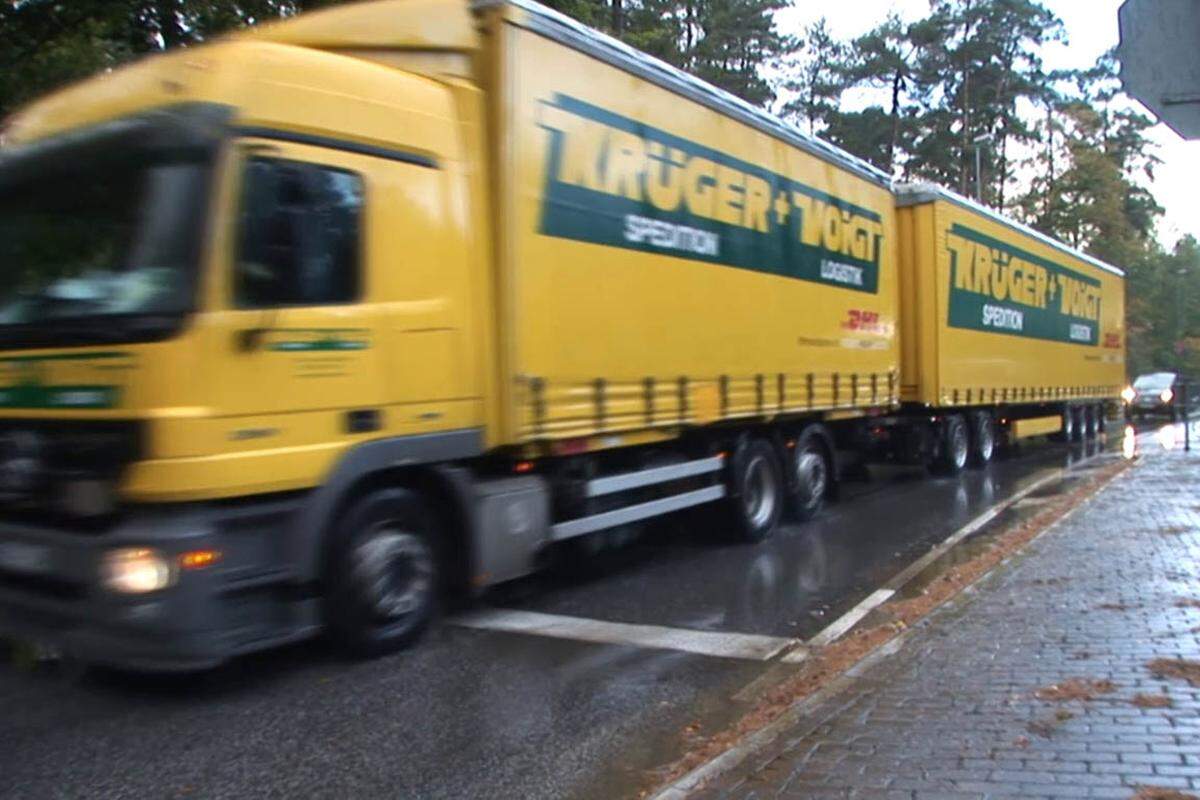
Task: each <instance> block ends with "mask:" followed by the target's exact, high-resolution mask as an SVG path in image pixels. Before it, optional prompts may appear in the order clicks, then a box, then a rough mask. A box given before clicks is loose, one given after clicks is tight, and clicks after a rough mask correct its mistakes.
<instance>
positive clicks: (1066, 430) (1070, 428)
mask: <svg viewBox="0 0 1200 800" xmlns="http://www.w3.org/2000/svg"><path fill="white" fill-rule="evenodd" d="M1058 438H1059V439H1060V440H1061V441H1064V442H1073V441H1075V409H1073V408H1071V407H1070V406H1065V407H1064V408H1063V410H1062V430H1061V431H1059V433H1058Z"/></svg>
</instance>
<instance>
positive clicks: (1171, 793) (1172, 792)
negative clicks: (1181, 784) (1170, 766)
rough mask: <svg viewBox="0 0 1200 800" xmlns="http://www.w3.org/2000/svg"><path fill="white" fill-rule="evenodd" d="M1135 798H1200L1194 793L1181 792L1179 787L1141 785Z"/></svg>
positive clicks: (1194, 799)
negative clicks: (1166, 787) (1167, 787)
mask: <svg viewBox="0 0 1200 800" xmlns="http://www.w3.org/2000/svg"><path fill="white" fill-rule="evenodd" d="M1133 800H1200V798H1198V797H1196V795H1194V794H1188V793H1187V792H1181V791H1179V790H1178V789H1165V788H1163V787H1161V786H1139V787H1138V790H1137V794H1135V795H1134V796H1133Z"/></svg>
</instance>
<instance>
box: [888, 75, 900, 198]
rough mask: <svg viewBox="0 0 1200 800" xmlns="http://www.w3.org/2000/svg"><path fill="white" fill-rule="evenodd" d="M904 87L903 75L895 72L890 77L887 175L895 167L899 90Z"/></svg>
mask: <svg viewBox="0 0 1200 800" xmlns="http://www.w3.org/2000/svg"><path fill="white" fill-rule="evenodd" d="M903 85H904V73H902V72H901V71H900V70H896V74H895V75H894V76H893V77H892V138H891V140H890V141H888V151H887V168H888V174H889V175H891V174H892V170H893V169H895V166H896V140H897V139H899V138H900V89H901V88H902V87H903Z"/></svg>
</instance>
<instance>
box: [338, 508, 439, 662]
mask: <svg viewBox="0 0 1200 800" xmlns="http://www.w3.org/2000/svg"><path fill="white" fill-rule="evenodd" d="M334 536H335V538H334V540H333V543H332V552H331V572H330V575H329V592H328V596H327V597H326V609H325V611H326V622H327V625H328V629H329V633H330V635H331V637H332V638H333V640H334V641H335V642H336V643H337V644H338V645H339V646H340V647H342V648H343V649H344V650H346V651H347V652H349V653H350V654H351V655H354V656H356V657H365V658H371V657H374V656H379V655H383V654H384V653H390V652H394V651H396V650H399V649H400V648H402V647H404V646H405V645H407V644H409V643H411V642H413V641H414V640H416V639H417V638H418V637H419V636H420V635H421V634H422V633H423V632H424V631H425V629H426V627H428V625H429V621H430V620H431V619H432V618H433V615H434V610H435V607H436V605H437V592H438V580H439V570H438V561H437V555H436V553H435V552H434V547H433V541H432V536H433V523H432V517H431V516H430V514H429V512H428V510H427V509H426V508H425V504H424V503H423V502H422V501H421V499H420V497H418V496H417V495H416V494H415V493H414V492H412V491H410V490H408V489H401V488H392V489H384V490H380V491H376V492H372V493H370V494H368V495H365V496H364V497H362V498H360V499H358V500H357V501H356V502H355V503H354V504H353V505H352V506H350V508H349V509H348V510H347V511H346V513H345V514H344V515H343V517H342V521H341V523H340V524H339V525H338V527H337V529H336V531H335V533H334Z"/></svg>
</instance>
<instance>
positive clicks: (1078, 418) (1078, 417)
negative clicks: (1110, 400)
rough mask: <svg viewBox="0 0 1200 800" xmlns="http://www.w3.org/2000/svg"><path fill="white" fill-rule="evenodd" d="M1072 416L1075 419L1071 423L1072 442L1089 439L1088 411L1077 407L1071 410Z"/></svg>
mask: <svg viewBox="0 0 1200 800" xmlns="http://www.w3.org/2000/svg"><path fill="white" fill-rule="evenodd" d="M1071 416H1073V417H1074V418H1075V419H1074V420H1073V421H1072V422H1071V441H1072V442H1082V441H1083V440H1084V439H1086V438H1087V410H1086V409H1085V408H1084V407H1083V406H1077V407H1075V408H1072V409H1071Z"/></svg>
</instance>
